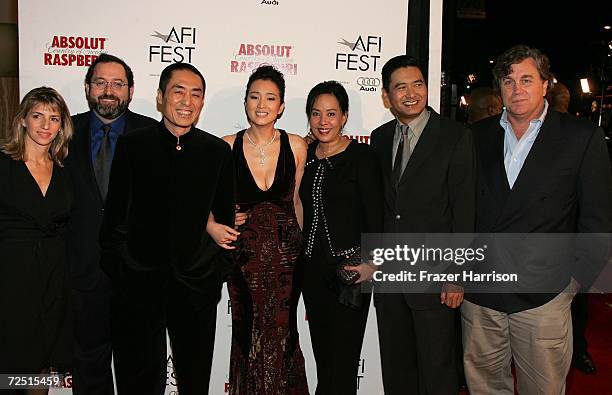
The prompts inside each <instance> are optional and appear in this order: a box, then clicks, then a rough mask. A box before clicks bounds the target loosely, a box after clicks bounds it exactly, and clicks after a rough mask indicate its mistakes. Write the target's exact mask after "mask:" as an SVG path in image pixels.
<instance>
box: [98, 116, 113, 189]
mask: <svg viewBox="0 0 612 395" xmlns="http://www.w3.org/2000/svg"><path fill="white" fill-rule="evenodd" d="M101 129H102V132H104V136H103V137H102V144H100V149H99V150H98V153H97V154H96V160H95V162H94V173H95V174H96V180H97V181H98V188H99V189H100V194H101V195H102V199H103V200H104V199H106V192H107V191H108V177H109V175H110V166H111V162H112V160H113V147H112V146H111V139H110V136H109V132H110V129H111V127H110V125H103V126H102V128H101Z"/></svg>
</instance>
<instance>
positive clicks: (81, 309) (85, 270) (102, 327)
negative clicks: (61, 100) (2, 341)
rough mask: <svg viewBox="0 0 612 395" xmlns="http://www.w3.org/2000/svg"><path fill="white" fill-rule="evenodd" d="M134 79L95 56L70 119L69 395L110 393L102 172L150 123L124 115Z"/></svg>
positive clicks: (117, 63)
mask: <svg viewBox="0 0 612 395" xmlns="http://www.w3.org/2000/svg"><path fill="white" fill-rule="evenodd" d="M133 93H134V75H133V74H132V70H131V69H130V67H129V66H128V65H127V64H126V63H125V62H124V61H123V60H121V59H119V58H117V57H115V56H113V55H109V54H101V55H100V57H98V58H97V59H96V60H95V61H94V62H93V63H92V65H91V66H90V67H89V69H88V70H87V75H86V76H85V97H86V98H87V102H88V103H89V108H90V111H88V112H85V113H82V114H78V115H75V116H73V117H72V122H73V123H74V132H75V134H74V138H73V139H72V141H71V143H70V155H69V156H68V159H67V163H66V166H67V168H68V169H69V171H70V174H71V176H72V182H73V184H74V193H75V199H74V202H75V203H74V210H73V212H72V215H71V217H70V222H69V233H68V257H69V258H68V259H69V263H70V273H71V282H72V288H73V295H72V302H73V315H74V317H73V318H74V341H75V344H74V370H73V372H72V379H73V388H72V390H73V392H74V393H75V394H77V395H78V394H84V395H91V394H105V395H106V394H112V393H113V392H114V390H113V378H112V371H111V356H112V347H111V333H110V298H111V284H110V281H109V279H108V277H107V276H106V275H105V274H104V273H103V272H102V270H101V268H100V248H99V246H98V236H99V233H100V224H101V223H102V214H103V212H104V200H105V198H106V189H107V186H108V173H109V172H110V163H111V160H112V156H113V152H114V147H115V143H116V142H117V138H118V137H119V136H120V135H122V134H124V133H129V132H130V131H132V130H134V129H139V128H142V127H145V126H150V125H153V124H155V123H156V121H155V120H154V119H152V118H149V117H146V116H143V115H139V114H135V113H133V112H131V111H130V110H128V106H129V104H130V100H131V99H132V95H133Z"/></svg>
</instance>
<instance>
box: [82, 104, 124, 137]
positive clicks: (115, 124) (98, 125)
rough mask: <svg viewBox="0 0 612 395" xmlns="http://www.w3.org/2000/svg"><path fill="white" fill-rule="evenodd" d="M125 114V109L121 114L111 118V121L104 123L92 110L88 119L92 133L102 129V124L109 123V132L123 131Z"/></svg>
mask: <svg viewBox="0 0 612 395" xmlns="http://www.w3.org/2000/svg"><path fill="white" fill-rule="evenodd" d="M125 114H127V111H126V112H124V113H123V114H121V115H120V116H118V117H117V118H115V119H113V121H112V122H111V123H107V124H105V123H104V122H102V120H101V119H100V117H98V116H97V115H96V114H95V113H94V111H93V110H92V111H91V117H90V121H89V125H90V128H91V131H92V133H98V131H99V130H100V129H102V126H104V125H109V126H110V127H111V129H110V131H109V133H110V134H111V135H118V134H121V133H122V132H123V129H125V122H126V115H125Z"/></svg>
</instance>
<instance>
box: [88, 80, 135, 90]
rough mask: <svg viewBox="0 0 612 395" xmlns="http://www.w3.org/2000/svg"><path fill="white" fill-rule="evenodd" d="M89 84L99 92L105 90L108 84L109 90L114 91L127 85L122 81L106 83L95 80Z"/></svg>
mask: <svg viewBox="0 0 612 395" xmlns="http://www.w3.org/2000/svg"><path fill="white" fill-rule="evenodd" d="M90 84H91V85H93V86H95V87H96V88H98V89H100V90H102V89H106V87H107V86H108V85H109V84H110V86H111V88H112V89H114V90H120V89H122V88H123V87H124V86H126V85H128V84H127V83H126V82H123V81H106V80H95V81H91V82H90Z"/></svg>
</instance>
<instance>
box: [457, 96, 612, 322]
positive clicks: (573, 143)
mask: <svg viewBox="0 0 612 395" xmlns="http://www.w3.org/2000/svg"><path fill="white" fill-rule="evenodd" d="M500 117H501V115H499V116H496V117H491V118H487V119H485V120H483V121H481V122H478V123H476V124H475V125H473V132H474V142H475V147H476V156H477V168H478V185H477V198H476V202H477V205H476V231H477V232H487V233H575V232H584V233H609V232H610V231H611V230H612V178H611V175H610V164H609V159H608V153H607V150H606V143H605V140H604V135H603V131H602V130H601V129H600V128H597V127H595V126H594V125H592V124H591V123H590V122H589V121H586V120H581V119H578V118H576V117H574V116H572V115H569V114H566V113H558V112H556V111H554V110H552V109H551V108H549V109H548V113H547V115H546V118H545V120H544V122H543V123H542V126H541V128H540V131H539V133H538V136H537V138H536V140H535V142H534V144H533V146H532V148H531V150H530V152H529V155H528V156H527V159H526V160H525V163H524V164H523V167H522V169H521V172H520V173H519V175H518V178H517V179H516V181H515V184H514V186H513V188H512V189H510V187H509V184H508V181H507V176H506V171H505V167H504V129H503V128H502V127H501V125H500V124H499V121H500ZM532 237H534V236H532ZM588 238H589V239H591V237H590V236H589V237H588ZM588 242H594V240H589V241H588ZM605 243H607V240H605V241H604V244H605ZM591 247H593V246H590V247H589V251H580V249H581V245H580V244H578V245H577V246H576V247H575V248H576V250H570V252H569V253H568V254H566V255H565V259H564V258H560V257H554V259H542V258H543V257H542V255H543V254H541V253H540V254H536V253H535V252H534V253H532V254H530V255H529V256H527V257H525V256H521V258H520V262H514V263H515V264H517V265H519V268H528V269H529V273H530V274H529V275H530V276H532V278H530V279H529V280H530V281H532V282H534V281H535V282H537V281H540V280H541V281H546V282H547V284H548V285H547V287H550V286H556V287H557V288H558V289H559V290H562V289H563V288H564V287H565V286H567V284H568V283H569V281H570V276H573V277H574V278H575V279H576V280H578V282H579V283H581V284H582V285H583V286H588V285H589V284H590V283H592V281H593V280H594V276H595V275H596V271H597V270H596V268H595V267H593V269H592V270H587V267H588V266H593V265H597V264H598V262H596V260H597V258H594V257H593V256H592V253H593V252H595V251H596V249H597V248H599V247H597V246H595V249H593V248H591ZM604 247H605V246H604ZM574 253H575V254H576V256H574V255H573V254H574ZM544 258H546V257H544ZM549 258H551V256H550V253H549ZM483 270H485V271H486V270H487V269H486V267H484V268H483ZM556 294H557V293H555V292H553V293H538V294H534V293H526V294H514V293H504V294H482V293H481V294H468V295H467V296H466V298H467V299H468V300H470V301H471V302H474V303H477V304H479V305H482V306H486V307H489V308H493V309H496V310H499V311H505V312H508V313H513V312H517V311H522V310H525V309H530V308H533V307H537V306H540V305H542V304H544V303H546V302H548V301H549V300H551V299H552V298H553V297H554V296H555V295H556Z"/></svg>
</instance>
